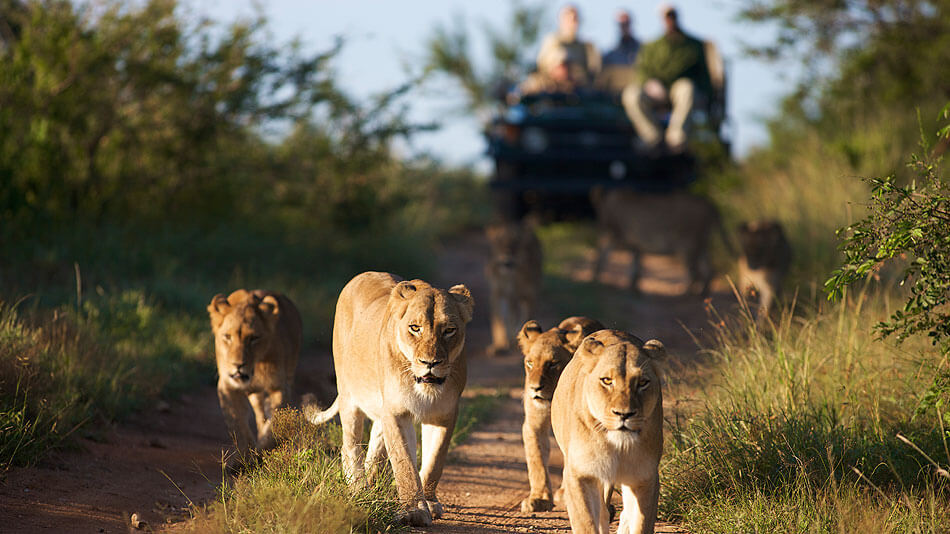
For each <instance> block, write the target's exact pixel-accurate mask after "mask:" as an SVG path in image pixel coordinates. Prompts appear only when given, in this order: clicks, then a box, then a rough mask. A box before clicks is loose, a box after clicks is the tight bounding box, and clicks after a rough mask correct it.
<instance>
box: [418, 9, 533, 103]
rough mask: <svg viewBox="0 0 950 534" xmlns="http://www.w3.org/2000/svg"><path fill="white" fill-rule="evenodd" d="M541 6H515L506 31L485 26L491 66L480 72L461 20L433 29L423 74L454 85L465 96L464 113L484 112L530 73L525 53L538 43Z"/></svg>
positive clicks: (463, 22) (468, 35) (530, 63)
mask: <svg viewBox="0 0 950 534" xmlns="http://www.w3.org/2000/svg"><path fill="white" fill-rule="evenodd" d="M545 11H546V10H545V7H544V6H543V5H530V4H523V3H521V2H515V3H514V5H513V7H512V10H511V17H510V19H509V21H508V25H507V27H506V28H496V27H494V26H492V25H491V24H488V23H487V22H485V23H482V30H483V32H484V35H485V37H486V39H487V40H488V46H489V49H490V50H491V56H490V57H491V65H490V66H489V67H488V68H487V69H481V68H479V67H478V66H477V65H476V64H475V61H474V59H473V57H472V50H471V47H470V43H471V39H472V36H471V34H470V33H469V30H468V28H467V25H466V21H465V19H464V18H463V17H462V16H457V17H456V18H455V20H454V24H453V26H451V27H449V26H446V25H439V26H436V28H435V31H434V32H433V33H432V35H431V36H430V37H429V38H428V39H427V41H426V45H425V46H426V58H425V72H426V74H427V75H429V76H432V75H441V76H445V77H447V78H449V79H450V80H452V81H453V82H454V83H456V84H457V85H458V86H459V87H460V88H461V89H462V92H463V94H464V95H465V106H464V107H465V109H466V111H469V112H478V111H483V110H485V109H486V108H488V107H490V106H491V104H492V103H493V101H495V100H496V98H495V95H496V94H497V93H498V90H499V88H505V87H506V86H507V85H508V84H510V83H512V82H515V81H517V80H521V79H522V78H524V77H525V75H527V73H528V72H529V71H530V68H531V65H532V64H533V61H531V60H529V59H527V58H526V57H525V52H526V51H528V50H531V48H532V47H533V46H534V45H535V44H536V43H537V42H538V39H539V37H540V32H541V21H542V20H543V18H544V13H545Z"/></svg>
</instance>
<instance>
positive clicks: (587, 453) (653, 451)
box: [551, 330, 666, 534]
mask: <svg viewBox="0 0 950 534" xmlns="http://www.w3.org/2000/svg"><path fill="white" fill-rule="evenodd" d="M665 356H666V350H665V349H664V347H663V344H662V343H661V342H659V341H657V340H655V339H653V340H650V341H647V342H646V343H644V342H642V341H641V340H640V339H638V338H636V337H634V336H632V335H630V334H628V333H626V332H621V331H618V330H600V331H599V332H594V333H593V334H591V335H589V336H587V337H586V338H584V341H583V342H581V345H580V347H578V349H577V351H576V352H575V353H574V358H572V359H571V362H570V363H568V364H567V367H565V369H564V371H563V372H562V374H561V379H560V380H559V381H558V385H557V389H555V391H554V399H553V400H552V401H551V422H552V426H553V427H554V437H555V438H556V439H557V443H558V445H559V446H560V448H561V452H562V453H563V454H564V481H563V483H562V486H563V488H564V497H565V500H566V501H567V513H568V517H569V518H570V522H571V530H572V531H573V532H596V533H598V534H607V533H608V522H609V515H608V511H607V502H606V498H605V496H607V495H609V494H610V490H611V487H616V488H619V489H620V493H621V495H622V497H623V512H622V513H621V514H620V527H619V529H618V530H617V532H619V533H634V532H636V533H652V532H653V526H654V523H655V522H656V512H657V502H658V498H659V490H660V482H659V480H660V479H659V473H658V466H659V463H660V455H661V454H662V451H663V395H662V392H661V389H660V375H659V372H658V369H657V368H656V362H657V361H658V360H662V359H663V358H665Z"/></svg>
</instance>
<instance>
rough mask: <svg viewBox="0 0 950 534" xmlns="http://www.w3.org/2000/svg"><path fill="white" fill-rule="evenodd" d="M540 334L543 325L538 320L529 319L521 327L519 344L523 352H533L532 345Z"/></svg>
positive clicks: (525, 353)
mask: <svg viewBox="0 0 950 534" xmlns="http://www.w3.org/2000/svg"><path fill="white" fill-rule="evenodd" d="M540 335H541V325H540V324H538V322H537V321H528V322H527V323H525V324H524V326H522V327H521V331H520V332H518V346H519V347H521V352H522V353H523V354H524V355H525V356H527V355H528V353H529V352H531V345H532V344H533V343H534V341H535V340H536V339H538V336H540Z"/></svg>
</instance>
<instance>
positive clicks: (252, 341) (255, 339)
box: [247, 336, 261, 345]
mask: <svg viewBox="0 0 950 534" xmlns="http://www.w3.org/2000/svg"><path fill="white" fill-rule="evenodd" d="M260 340H261V336H249V337H248V338H247V342H248V343H250V344H251V345H253V344H255V343H257V342H258V341H260Z"/></svg>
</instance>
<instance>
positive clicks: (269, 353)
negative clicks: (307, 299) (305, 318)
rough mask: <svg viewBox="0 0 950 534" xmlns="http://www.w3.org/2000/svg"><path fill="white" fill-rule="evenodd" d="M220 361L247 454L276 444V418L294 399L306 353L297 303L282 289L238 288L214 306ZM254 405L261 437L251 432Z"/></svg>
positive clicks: (224, 402) (225, 402) (221, 383)
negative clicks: (300, 361) (276, 412)
mask: <svg viewBox="0 0 950 534" xmlns="http://www.w3.org/2000/svg"><path fill="white" fill-rule="evenodd" d="M208 313H209V314H210V316H211V330H212V332H213V333H214V349H215V358H216V360H217V364H218V400H219V402H220V403H221V411H222V412H223V413H224V420H225V422H226V423H227V425H228V431H229V432H230V433H231V437H232V438H233V439H234V443H235V445H236V446H237V450H238V453H239V458H238V459H239V460H240V459H242V458H243V457H244V456H245V455H246V454H247V453H248V452H249V451H250V450H251V449H252V448H258V449H267V448H270V447H272V446H273V445H274V439H273V436H272V435H271V417H272V416H273V413H274V410H276V409H277V408H279V407H280V406H281V405H282V404H283V403H284V402H285V401H287V400H289V398H290V390H291V387H292V385H293V381H294V372H295V371H296V369H297V359H298V358H299V356H300V339H301V332H302V324H301V321H300V313H299V312H298V311H297V307H296V306H294V303H293V302H291V301H290V299H289V298H287V297H285V296H284V295H281V294H279V293H273V292H271V291H263V290H260V289H257V290H254V291H247V290H244V289H238V290H237V291H235V292H233V293H231V294H230V295H228V297H227V298H225V297H224V295H221V294H218V295H215V296H214V298H213V299H211V304H209V305H208ZM248 405H250V407H251V408H253V410H254V419H255V420H256V422H257V437H256V438H255V437H254V435H253V433H252V432H251V426H250V422H249V421H248Z"/></svg>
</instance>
